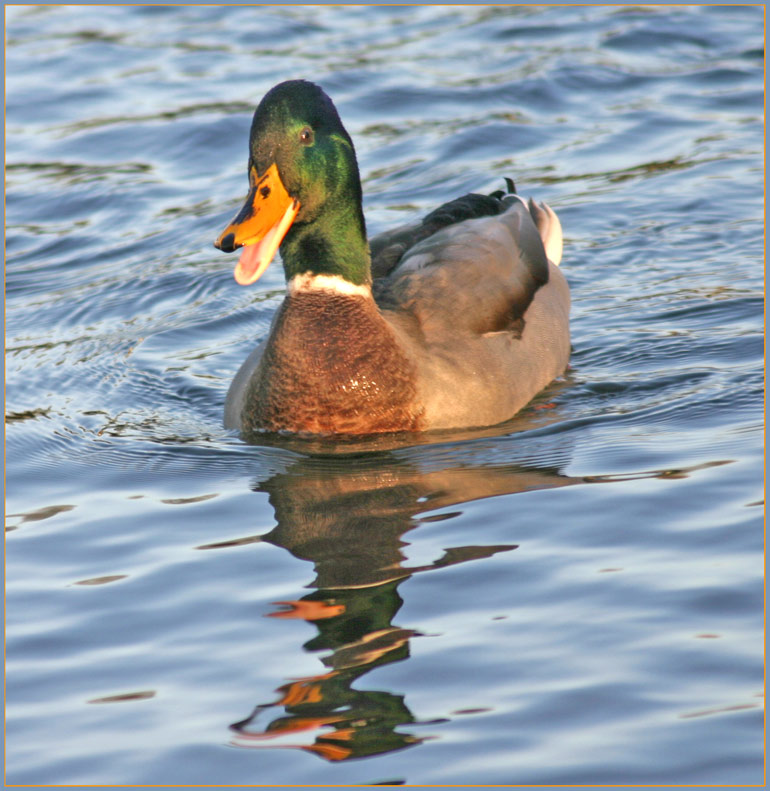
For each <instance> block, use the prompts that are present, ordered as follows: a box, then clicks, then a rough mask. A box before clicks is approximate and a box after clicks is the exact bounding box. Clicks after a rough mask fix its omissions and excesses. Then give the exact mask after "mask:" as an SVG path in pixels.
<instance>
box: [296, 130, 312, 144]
mask: <svg viewBox="0 0 770 791" xmlns="http://www.w3.org/2000/svg"><path fill="white" fill-rule="evenodd" d="M299 142H300V143H302V145H303V146H309V145H312V143H313V130H312V129H311V128H310V127H309V126H306V127H305V128H304V129H303V130H302V131H301V132H300V133H299Z"/></svg>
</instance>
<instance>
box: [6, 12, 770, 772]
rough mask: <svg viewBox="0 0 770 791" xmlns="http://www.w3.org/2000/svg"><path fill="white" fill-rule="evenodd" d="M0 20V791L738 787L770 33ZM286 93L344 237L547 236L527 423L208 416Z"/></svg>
mask: <svg viewBox="0 0 770 791" xmlns="http://www.w3.org/2000/svg"><path fill="white" fill-rule="evenodd" d="M6 14H7V17H6V19H7V49H6V67H7V78H6V79H7V82H6V87H7V108H6V111H7V116H6V124H7V125H6V132H7V163H8V171H7V198H6V199H7V206H6V210H7V238H6V250H7V269H6V319H7V352H6V375H7V394H6V421H7V423H6V429H7V517H6V530H7V531H8V532H7V540H6V550H7V561H6V572H7V599H6V601H7V638H6V650H7V759H6V765H7V780H8V782H10V783H28V784H52V783H59V784H66V783H70V784H87V783H113V784H138V783H145V784H161V783H181V784H191V783H198V784H213V783H220V784H268V785H269V784H274V783H290V784H306V783H321V784H332V785H336V784H343V785H344V784H362V783H402V782H403V783H407V784H423V783H431V784H447V783H472V784H513V783H518V784H534V783H539V784H558V783H572V784H597V783H609V784H615V783H632V784H633V783H635V784H645V783H663V784H669V783H671V784H674V783H676V784H683V783H690V784H701V783H724V784H747V783H759V784H761V783H762V782H763V727H762V726H763V713H762V712H763V667H762V663H763V655H762V652H763V579H762V575H763V554H762V550H763V499H762V498H763V453H762V450H763V433H762V432H763V387H764V383H763V306H764V297H763V256H764V246H763V140H764V130H763V96H764V82H763V69H764V52H763V8H762V7H759V6H755V7H747V6H742V7H740V6H731V7H666V6H657V7H627V8H620V7H506V6H494V7H483V6H466V7H463V6H448V7H441V6H433V7H431V6H413V7H398V6H390V7H385V6H383V7H300V6H286V7H216V6H213V7H212V6H209V7H197V6H196V7H162V6H156V7H142V6H137V7H131V6H125V7H102V8H89V7H56V6H48V7H16V8H10V9H6ZM293 77H309V78H312V79H315V80H317V81H319V82H320V83H321V84H322V85H323V86H324V87H325V89H326V90H327V91H328V92H329V93H330V94H331V96H332V97H333V98H334V100H335V102H336V103H337V105H338V108H339V110H340V113H341V115H342V118H343V120H344V121H345V123H346V125H347V128H348V130H349V131H350V132H351V134H352V136H353V138H354V140H355V143H356V146H357V151H358V155H359V160H360V165H361V171H362V176H363V180H364V192H365V210H366V214H367V220H368V224H369V229H370V231H372V232H377V231H379V230H382V229H384V228H386V227H389V226H390V225H392V224H395V223H398V222H401V221H404V220H406V219H409V218H412V217H413V216H414V215H415V214H417V213H420V212H425V211H428V210H429V209H431V208H433V207H434V206H436V205H437V204H438V203H440V202H443V201H445V200H447V199H449V198H451V197H454V196H456V195H459V194H462V193H463V192H467V191H471V190H473V191H490V190H493V189H497V188H499V187H501V186H502V176H503V175H510V176H513V177H514V178H515V179H516V183H517V185H518V186H519V188H520V190H521V192H523V193H524V194H533V195H535V196H536V197H537V198H539V199H545V200H547V201H548V202H549V203H550V204H551V205H552V206H553V207H554V208H555V209H556V211H557V212H558V213H559V215H560V217H561V220H562V224H563V227H564V231H565V251H564V259H563V262H562V268H563V271H564V272H565V274H566V275H567V278H568V280H569V282H570V286H571V289H572V298H573V312H572V318H573V324H572V327H573V345H574V352H573V355H572V360H571V368H570V370H569V372H568V375H567V376H566V377H565V379H564V381H562V382H558V383H556V384H554V385H553V386H552V387H550V388H549V389H548V390H546V391H545V392H544V393H543V394H541V395H540V396H539V397H538V398H536V399H535V401H534V402H533V404H532V405H530V406H529V407H528V408H526V409H525V410H524V411H523V412H522V413H521V414H520V415H519V416H518V417H516V418H514V419H513V420H511V421H509V422H508V423H507V424H505V425H502V426H497V427H493V428H490V429H486V430H483V431H477V432H464V433H445V434H439V435H431V436H423V437H411V438H406V439H405V438H403V437H401V438H399V437H396V438H385V439H382V438H381V439H378V440H372V441H370V442H365V441H364V442H358V443H323V442H317V443H309V442H302V441H298V440H295V441H291V440H288V439H285V440H280V439H273V440H270V441H268V440H267V439H265V440H264V442H261V443H260V444H257V445H249V444H246V443H244V442H243V441H242V440H241V439H240V438H239V437H238V436H236V435H235V434H233V433H231V432H228V431H225V430H224V429H223V428H222V425H221V413H222V407H223V402H224V395H225V392H226V389H227V386H228V384H229V382H230V380H231V378H232V376H233V375H234V373H235V371H236V369H237V367H238V366H239V365H240V363H241V361H242V360H243V359H244V358H245V356H246V355H247V353H248V351H249V350H250V349H251V348H252V346H253V345H254V344H255V343H256V341H257V340H258V339H260V338H262V337H264V335H265V333H266V332H267V328H268V326H269V322H270V319H271V316H272V314H273V312H274V311H275V308H276V306H277V305H278V304H279V302H280V300H281V295H282V287H283V283H282V273H281V270H280V267H277V266H273V267H272V268H271V269H270V270H269V271H268V273H267V274H266V275H265V277H264V278H263V279H262V280H261V281H260V282H259V283H258V284H257V285H256V286H254V287H252V288H248V289H244V288H241V287H239V286H237V285H236V284H235V282H234V281H233V279H232V266H233V263H234V262H233V260H232V258H227V257H225V256H222V255H221V254H220V253H218V252H217V251H215V250H214V249H213V247H212V242H213V240H214V238H215V237H216V235H217V234H218V233H219V231H220V230H221V229H222V227H223V225H224V223H225V222H226V221H227V220H229V218H230V216H231V215H232V214H233V212H234V210H235V208H236V207H237V206H238V205H239V203H240V199H241V198H242V197H243V194H244V193H245V189H246V178H245V166H246V141H247V134H248V128H249V124H250V118H251V113H252V110H253V107H254V105H255V104H256V102H257V101H258V100H259V99H260V98H261V96H262V95H263V94H264V92H265V91H266V90H267V89H269V88H270V87H271V86H272V85H273V84H275V83H277V82H279V81H281V80H283V79H287V78H293ZM354 759H358V760H354Z"/></svg>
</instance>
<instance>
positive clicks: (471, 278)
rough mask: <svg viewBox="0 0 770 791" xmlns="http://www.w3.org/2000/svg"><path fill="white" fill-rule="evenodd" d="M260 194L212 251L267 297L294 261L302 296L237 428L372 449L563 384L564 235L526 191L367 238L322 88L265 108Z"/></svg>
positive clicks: (290, 305) (254, 164) (252, 144)
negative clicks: (380, 440)
mask: <svg viewBox="0 0 770 791" xmlns="http://www.w3.org/2000/svg"><path fill="white" fill-rule="evenodd" d="M248 170H249V194H248V197H247V198H246V202H245V204H244V206H243V208H242V209H241V210H240V211H239V212H238V214H237V215H236V217H235V218H234V219H233V221H232V222H231V223H230V224H229V225H228V226H227V227H226V228H225V229H224V231H223V232H222V233H221V234H220V236H219V238H218V239H217V240H216V242H215V243H214V244H215V246H216V247H217V248H219V249H220V250H222V251H224V252H232V251H233V250H235V249H237V248H243V251H242V253H241V256H240V260H239V262H238V264H237V266H236V267H235V279H236V281H237V282H238V283H240V284H242V285H248V284H250V283H253V282H254V281H255V280H257V278H259V277H260V275H261V274H262V273H263V272H264V271H265V269H266V267H267V266H268V264H269V263H270V261H271V260H272V258H273V256H274V255H275V253H276V251H277V250H278V249H279V248H280V252H281V258H282V260H283V268H284V272H285V275H286V281H287V284H288V288H287V294H286V298H285V299H284V301H283V303H282V304H281V306H280V308H279V309H278V311H277V313H276V315H275V318H274V320H273V323H272V326H271V328H270V333H269V335H268V337H267V339H266V340H265V341H264V342H263V343H261V344H260V345H259V346H258V347H257V348H256V349H254V351H253V352H252V353H251V354H250V355H249V357H248V358H247V359H246V361H245V362H244V363H243V365H242V366H241V368H240V370H239V371H238V373H237V374H236V376H235V379H234V380H233V382H232V385H231V386H230V390H229V392H228V394H227V400H226V403H225V425H226V426H227V427H228V428H235V429H240V430H242V431H246V432H250V431H253V430H266V431H276V432H292V433H300V434H304V433H309V434H336V435H340V434H346V435H347V434H370V433H380V432H395V431H426V430H432V429H446V428H464V427H472V426H488V425H492V424H496V423H500V422H502V421H504V420H507V419H508V418H510V417H512V416H513V415H514V414H515V413H516V412H517V411H518V410H520V409H521V408H522V407H523V406H524V405H525V404H526V403H527V402H528V401H530V400H531V399H532V397H533V396H534V395H535V394H536V393H538V392H539V391H540V390H542V389H543V388H544V387H545V386H546V385H547V384H548V383H549V382H551V381H552V380H553V379H554V378H555V377H557V376H559V375H560V374H561V373H563V372H564V370H565V368H566V366H567V360H568V358H569V352H570V341H569V301H570V300H569V289H568V287H567V283H566V280H565V279H564V276H563V275H562V273H561V272H560V270H559V269H558V264H559V262H560V259H561V251H562V234H561V225H560V223H559V220H558V218H557V217H556V214H555V213H554V212H553V211H552V210H551V209H550V207H548V206H547V205H546V204H544V203H543V204H540V205H537V204H536V203H535V202H533V201H532V200H531V199H530V201H529V202H528V203H526V202H525V201H524V200H522V199H521V198H520V197H519V196H518V195H516V194H515V189H514V186H513V183H512V182H510V180H508V182H507V183H508V189H507V190H500V191H498V192H496V193H493V194H492V195H477V194H470V195H466V196H464V197H462V198H458V199H456V200H454V201H451V202H449V203H447V204H445V205H443V206H441V207H440V208H438V209H436V210H435V211H433V212H431V213H430V214H428V215H427V216H426V217H425V218H424V219H422V220H421V221H420V222H417V223H415V224H413V225H409V226H404V227H400V228H397V229H395V230H393V231H390V232H387V233H384V234H381V235H379V236H376V237H374V238H373V239H371V241H368V240H367V236H366V225H365V222H364V215H363V210H362V206H361V180H360V177H359V172H358V163H357V160H356V155H355V150H354V148H353V141H352V140H351V138H350V135H349V134H348V133H347V131H346V130H345V127H344V126H343V125H342V121H341V120H340V117H339V114H338V113H337V109H336V108H335V106H334V104H333V103H332V101H331V99H330V98H329V97H328V96H327V95H326V94H325V93H324V91H323V90H322V89H321V88H320V87H319V86H317V85H315V84H313V83H310V82H306V81H304V80H291V81H289V82H283V83H281V84H279V85H276V86H275V87H274V88H273V89H272V90H270V91H269V92H268V93H267V94H266V95H265V97H264V98H263V99H262V101H261V102H260V103H259V106H258V107H257V109H256V111H255V113H254V119H253V121H252V124H251V134H250V139H249V165H248Z"/></svg>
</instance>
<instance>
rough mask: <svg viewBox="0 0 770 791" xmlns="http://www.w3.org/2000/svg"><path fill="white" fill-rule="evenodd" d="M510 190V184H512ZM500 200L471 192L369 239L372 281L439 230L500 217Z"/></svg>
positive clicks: (502, 208)
mask: <svg viewBox="0 0 770 791" xmlns="http://www.w3.org/2000/svg"><path fill="white" fill-rule="evenodd" d="M509 181H510V179H509ZM512 186H513V182H511V187H512ZM503 196H504V193H503V192H502V190H501V191H499V192H495V193H492V194H491V195H480V194H478V193H475V192H471V193H468V194H467V195H463V196H462V197H461V198H455V200H452V201H449V203H445V204H443V205H442V206H439V207H438V209H434V210H433V211H432V212H431V213H430V214H427V215H426V216H425V217H423V218H422V220H419V221H418V222H415V223H411V224H408V225H401V226H399V227H398V228H393V229H392V230H390V231H385V232H384V233H381V234H378V235H377V236H374V237H372V239H370V240H369V249H370V251H371V256H372V277H373V278H375V279H377V278H381V277H387V276H388V275H389V274H390V273H391V272H392V271H393V269H394V267H395V266H396V265H397V264H398V263H399V262H400V261H401V260H402V259H403V258H404V256H405V254H406V253H407V252H408V251H409V250H411V249H412V248H413V247H414V246H415V245H416V244H418V243H419V242H422V241H423V240H425V239H427V238H428V237H430V236H433V234H435V233H436V232H437V231H440V230H441V229H442V228H446V227H448V226H450V225H456V224H457V223H459V222H463V221H464V220H472V219H476V218H478V217H492V216H495V215H498V214H500V213H502V212H503V211H505V208H506V204H505V202H504V201H503Z"/></svg>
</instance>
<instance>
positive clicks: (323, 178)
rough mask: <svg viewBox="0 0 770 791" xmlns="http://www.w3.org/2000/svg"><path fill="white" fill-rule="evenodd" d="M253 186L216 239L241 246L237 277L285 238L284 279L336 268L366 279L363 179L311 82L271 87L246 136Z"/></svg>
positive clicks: (252, 270) (251, 272) (250, 271)
mask: <svg viewBox="0 0 770 791" xmlns="http://www.w3.org/2000/svg"><path fill="white" fill-rule="evenodd" d="M249 187H250V189H249V194H248V197H247V198H246V203H245V204H244V206H243V208H242V209H241V210H240V212H238V214H237V215H236V217H235V219H234V220H233V221H232V222H231V223H230V225H228V226H227V228H225V230H224V231H223V232H222V234H221V235H220V236H219V238H218V239H217V241H216V242H215V243H214V244H215V246H216V247H218V248H219V249H221V250H223V251H225V252H232V251H233V250H235V249H236V248H238V247H243V248H244V251H243V253H242V255H241V260H240V261H239V263H238V266H237V267H236V269H235V279H236V280H237V281H238V282H239V283H241V284H243V285H246V284H248V283H253V282H254V281H255V280H256V279H257V278H258V277H259V276H260V275H261V274H262V272H264V270H265V269H266V268H267V265H268V264H269V263H270V260H271V259H272V258H273V256H274V255H275V252H276V250H277V249H278V247H279V245H280V249H281V256H282V258H283V262H284V270H285V273H286V278H287V280H288V279H290V278H292V277H294V276H295V275H299V274H304V273H305V272H310V273H312V274H324V275H338V276H340V277H343V278H345V279H346V280H348V281H350V282H351V283H355V284H358V285H361V284H364V283H368V282H369V280H370V273H369V253H368V246H367V243H366V228H365V224H364V217H363V212H362V209H361V181H360V178H359V174H358V164H357V162H356V154H355V150H354V149H353V142H352V140H351V139H350V135H348V133H347V132H346V131H345V127H344V126H343V125H342V121H340V117H339V114H338V113H337V110H336V108H335V107H334V104H332V101H331V99H330V98H329V97H328V96H327V95H326V94H325V93H324V92H323V90H321V88H319V87H318V86H317V85H314V84H313V83H311V82H305V81H304V80H291V81H289V82H282V83H281V84H280V85H276V86H275V88H273V89H272V90H271V91H269V92H268V93H267V94H266V95H265V97H264V98H263V99H262V101H261V102H260V103H259V106H258V107H257V109H256V112H255V113H254V120H253V121H252V124H251V135H250V138H249Z"/></svg>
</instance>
